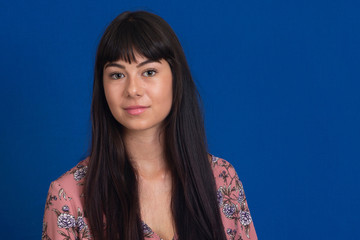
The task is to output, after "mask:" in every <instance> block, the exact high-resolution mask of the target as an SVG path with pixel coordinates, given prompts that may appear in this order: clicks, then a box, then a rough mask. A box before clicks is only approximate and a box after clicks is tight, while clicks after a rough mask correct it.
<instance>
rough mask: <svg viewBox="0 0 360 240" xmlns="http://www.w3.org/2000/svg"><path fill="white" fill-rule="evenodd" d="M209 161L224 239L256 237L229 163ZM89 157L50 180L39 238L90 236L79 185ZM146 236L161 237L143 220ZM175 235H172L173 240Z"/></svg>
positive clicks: (57, 239)
mask: <svg viewBox="0 0 360 240" xmlns="http://www.w3.org/2000/svg"><path fill="white" fill-rule="evenodd" d="M211 159H212V162H211V165H212V170H213V173H214V177H215V181H216V186H217V189H218V190H217V199H218V203H219V208H220V212H221V218H222V221H223V225H224V229H225V233H226V236H227V239H228V240H240V239H241V240H246V239H251V240H255V239H257V236H256V232H255V228H254V223H253V220H252V218H251V215H250V211H249V207H248V204H247V200H246V197H245V193H244V188H243V185H242V183H241V182H240V180H239V178H238V176H237V173H236V171H235V169H234V168H233V166H232V165H231V164H230V163H229V162H227V161H226V160H224V159H221V158H218V157H215V156H214V155H211ZM88 161H89V157H87V158H86V159H84V160H83V161H81V162H79V163H78V164H77V165H76V166H75V167H73V168H72V169H71V170H69V171H68V172H66V173H65V174H63V175H62V176H61V177H60V178H58V179H57V180H55V181H53V182H52V183H51V184H50V188H49V192H48V195H47V199H46V204H45V213H44V221H43V231H42V239H46V240H49V239H51V240H60V239H61V240H63V239H68V240H70V239H71V240H72V239H74V240H78V239H91V233H90V230H89V227H88V223H87V219H86V218H85V217H84V213H83V206H84V202H83V201H84V198H83V196H84V195H83V185H84V177H85V175H86V172H87V165H88ZM142 224H143V231H144V238H145V239H146V240H149V239H152V240H161V238H160V236H158V235H157V234H156V233H155V232H153V231H152V230H151V228H150V227H149V226H148V225H147V224H146V223H144V222H142ZM176 239H177V237H176V236H175V237H174V240H176Z"/></svg>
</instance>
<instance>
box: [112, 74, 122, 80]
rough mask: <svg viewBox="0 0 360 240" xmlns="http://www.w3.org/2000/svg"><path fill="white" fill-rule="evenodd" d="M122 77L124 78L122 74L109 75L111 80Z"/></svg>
mask: <svg viewBox="0 0 360 240" xmlns="http://www.w3.org/2000/svg"><path fill="white" fill-rule="evenodd" d="M123 77H125V75H124V74H122V73H112V74H110V78H112V79H120V78H123Z"/></svg>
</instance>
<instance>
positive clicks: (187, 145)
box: [85, 11, 225, 240]
mask: <svg viewBox="0 0 360 240" xmlns="http://www.w3.org/2000/svg"><path fill="white" fill-rule="evenodd" d="M135 53H138V54H140V55H142V56H144V57H146V58H148V59H151V60H155V61H156V60H160V59H165V60H166V61H167V62H168V63H169V65H170V68H171V71H172V76H173V84H172V86H173V102H172V108H171V110H170V113H169V115H168V116H167V117H166V119H165V120H164V125H163V130H164V133H165V146H164V148H165V149H164V151H165V156H166V160H167V161H168V165H169V166H170V167H171V172H172V184H173V185H172V186H173V187H172V199H171V211H172V214H173V217H174V221H175V227H176V233H177V235H178V237H179V239H187V240H188V239H216V240H219V239H225V233H224V228H223V224H222V221H221V217H220V210H219V207H218V202H217V197H216V196H217V195H216V185H215V180H214V176H213V172H212V169H211V165H210V163H209V155H208V153H207V142H206V136H205V129H204V122H203V116H202V111H201V101H200V96H199V94H198V92H197V89H196V86H195V84H194V81H193V79H192V77H191V73H190V69H189V67H188V64H187V61H186V58H185V54H184V52H183V50H182V47H181V44H180V42H179V40H178V38H177V37H176V35H175V33H174V31H173V30H172V29H171V27H170V26H169V25H168V24H167V23H166V22H165V20H163V19H162V18H161V17H159V16H157V15H155V14H153V13H149V12H145V11H136V12H124V13H122V14H120V15H119V16H117V17H116V18H115V19H114V20H113V21H112V22H111V24H110V25H109V26H108V27H107V29H106V30H105V33H104V34H103V36H102V38H101V40H100V43H99V46H98V50H97V55H96V61H95V71H94V86H93V98H92V105H91V120H92V140H91V147H90V161H89V166H88V173H87V177H86V182H85V211H86V217H87V218H88V222H89V225H90V226H89V227H90V230H91V234H92V236H93V237H94V238H95V239H126V240H136V239H144V235H143V226H142V222H141V217H140V211H139V209H140V206H139V199H138V198H139V195H138V183H137V179H136V171H135V169H134V167H133V166H132V164H131V162H130V161H129V155H128V153H127V151H126V148H125V145H124V141H123V138H122V126H121V124H120V123H119V122H117V121H116V119H115V118H114V117H113V116H112V114H111V112H110V109H109V107H108V104H107V102H106V98H105V93H104V88H103V68H104V65H105V64H106V63H107V62H113V61H117V60H119V59H120V60H124V61H127V62H129V63H131V61H135V60H136V59H135Z"/></svg>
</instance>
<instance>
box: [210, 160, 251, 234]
mask: <svg viewBox="0 0 360 240" xmlns="http://www.w3.org/2000/svg"><path fill="white" fill-rule="evenodd" d="M212 159H214V157H213V158H212ZM212 166H213V168H214V169H216V168H217V169H218V171H216V172H217V173H214V174H215V180H216V182H217V185H218V191H217V199H218V203H219V207H220V209H221V210H222V213H223V214H224V217H225V218H227V219H229V220H233V221H234V225H235V226H236V227H237V228H238V230H236V229H232V228H228V229H227V230H226V233H227V235H228V236H229V239H244V238H247V239H250V235H255V237H256V233H255V230H254V226H253V224H252V218H251V215H250V211H249V208H248V206H247V201H246V197H245V192H244V188H243V185H242V183H241V182H240V180H239V178H238V176H237V174H236V171H235V169H234V167H233V166H232V165H231V164H230V163H229V162H227V161H225V160H224V159H221V160H219V159H218V160H216V161H212ZM219 179H221V180H222V181H219ZM221 182H222V184H220V186H219V183H221ZM239 230H241V231H239ZM251 231H252V232H253V233H251Z"/></svg>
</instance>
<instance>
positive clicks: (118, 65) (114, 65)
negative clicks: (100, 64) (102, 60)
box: [104, 59, 160, 69]
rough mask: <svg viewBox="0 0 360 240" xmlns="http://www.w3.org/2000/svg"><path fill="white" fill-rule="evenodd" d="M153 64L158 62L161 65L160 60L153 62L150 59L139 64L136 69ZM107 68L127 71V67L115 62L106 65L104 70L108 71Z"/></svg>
mask: <svg viewBox="0 0 360 240" xmlns="http://www.w3.org/2000/svg"><path fill="white" fill-rule="evenodd" d="M152 62H158V63H160V61H159V60H151V59H148V60H146V61H144V62H142V63H139V64H138V65H137V66H136V67H137V68H139V67H141V66H144V65H146V64H148V63H152ZM107 67H118V68H122V69H125V66H124V65H121V64H119V63H115V62H111V63H107V64H105V67H104V69H106V68H107Z"/></svg>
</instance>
